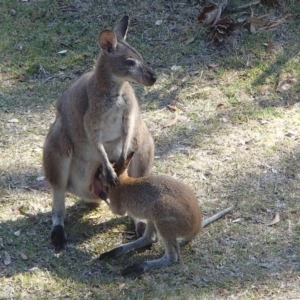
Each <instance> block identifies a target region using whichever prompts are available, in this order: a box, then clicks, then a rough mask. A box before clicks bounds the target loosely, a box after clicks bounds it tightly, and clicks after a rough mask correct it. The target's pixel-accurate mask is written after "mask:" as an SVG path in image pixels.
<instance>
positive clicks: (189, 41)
mask: <svg viewBox="0 0 300 300" xmlns="http://www.w3.org/2000/svg"><path fill="white" fill-rule="evenodd" d="M194 41H195V37H191V38H189V39H187V40H186V41H185V43H186V45H189V44H192V43H193V42H194Z"/></svg>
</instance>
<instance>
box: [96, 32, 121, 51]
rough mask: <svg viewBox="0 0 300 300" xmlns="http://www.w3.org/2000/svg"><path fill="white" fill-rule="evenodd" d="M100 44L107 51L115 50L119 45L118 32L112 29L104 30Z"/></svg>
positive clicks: (100, 37)
mask: <svg viewBox="0 0 300 300" xmlns="http://www.w3.org/2000/svg"><path fill="white" fill-rule="evenodd" d="M99 46H100V47H101V48H102V49H103V50H106V51H107V52H113V51H114V50H115V49H116V47H117V37H116V34H115V33H114V32H113V31H112V30H108V29H105V30H103V31H102V32H101V33H100V36H99Z"/></svg>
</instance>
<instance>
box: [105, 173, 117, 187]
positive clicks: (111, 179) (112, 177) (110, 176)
mask: <svg viewBox="0 0 300 300" xmlns="http://www.w3.org/2000/svg"><path fill="white" fill-rule="evenodd" d="M106 181H107V183H108V184H109V185H110V186H111V187H113V188H114V187H116V186H117V185H118V184H119V179H118V177H117V175H116V173H115V172H114V171H113V172H108V173H107V175H106Z"/></svg>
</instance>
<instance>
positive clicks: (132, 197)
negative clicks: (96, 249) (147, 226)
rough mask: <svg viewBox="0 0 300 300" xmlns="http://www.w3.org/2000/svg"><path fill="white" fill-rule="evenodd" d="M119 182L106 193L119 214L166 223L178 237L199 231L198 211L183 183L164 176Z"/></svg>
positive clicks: (197, 205)
mask: <svg viewBox="0 0 300 300" xmlns="http://www.w3.org/2000/svg"><path fill="white" fill-rule="evenodd" d="M119 179H120V185H119V186H117V188H116V189H110V191H109V198H110V201H111V204H110V206H111V208H112V207H114V206H115V207H116V210H118V209H119V211H120V212H122V213H121V214H124V213H125V212H127V213H128V214H129V215H132V216H134V217H136V218H140V219H149V220H152V221H154V222H160V223H166V226H168V228H169V229H168V230H169V231H172V232H174V233H173V234H174V235H175V236H178V237H180V236H185V235H186V233H189V234H193V235H194V234H197V233H198V232H199V230H200V229H201V218H202V217H201V210H200V207H199V204H198V201H197V199H196V197H195V194H194V192H193V190H192V189H191V188H190V187H189V186H187V185H186V184H184V183H182V182H180V181H179V180H176V179H174V178H172V177H170V176H167V175H153V176H146V177H142V178H137V179H135V178H130V177H127V178H126V177H124V176H119ZM112 210H113V208H112ZM113 212H115V213H117V212H116V211H114V210H113Z"/></svg>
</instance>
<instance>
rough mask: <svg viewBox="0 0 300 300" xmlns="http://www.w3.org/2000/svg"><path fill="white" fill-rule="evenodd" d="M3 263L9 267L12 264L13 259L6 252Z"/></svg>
mask: <svg viewBox="0 0 300 300" xmlns="http://www.w3.org/2000/svg"><path fill="white" fill-rule="evenodd" d="M3 263H4V264H5V265H6V266H7V265H9V264H10V263H11V257H10V255H9V253H8V252H7V251H4V260H3Z"/></svg>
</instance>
